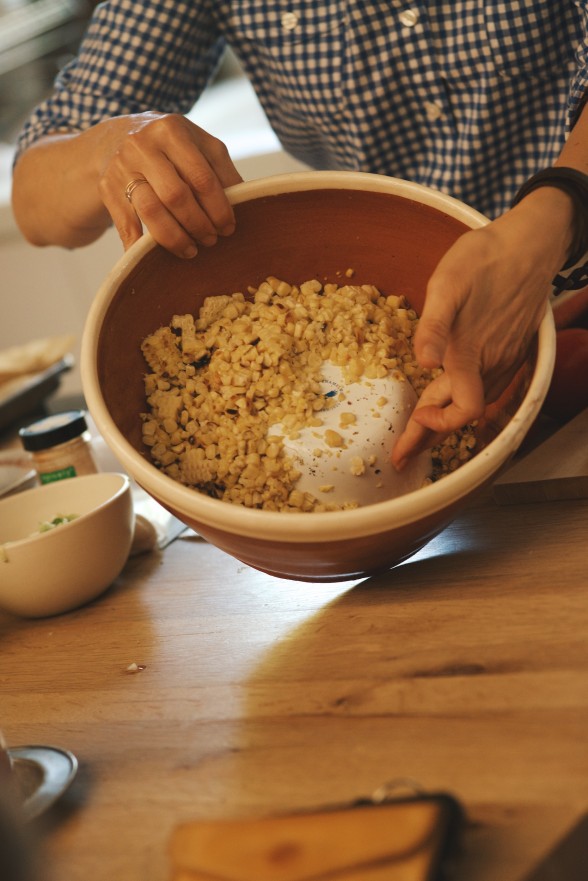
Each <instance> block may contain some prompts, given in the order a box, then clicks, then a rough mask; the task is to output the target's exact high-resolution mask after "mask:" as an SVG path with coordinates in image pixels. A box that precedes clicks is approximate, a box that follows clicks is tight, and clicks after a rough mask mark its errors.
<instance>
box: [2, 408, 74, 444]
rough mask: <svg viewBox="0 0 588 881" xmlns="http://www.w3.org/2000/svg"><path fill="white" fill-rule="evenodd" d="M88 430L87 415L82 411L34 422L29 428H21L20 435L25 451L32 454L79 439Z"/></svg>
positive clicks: (57, 414) (69, 412)
mask: <svg viewBox="0 0 588 881" xmlns="http://www.w3.org/2000/svg"><path fill="white" fill-rule="evenodd" d="M87 430H88V423H87V422H86V416H85V413H84V412H83V411H82V410H67V411H66V412H65V413H55V414H53V415H52V416H46V417H45V418H44V419H39V421H38V422H33V424H32V425H29V426H28V427H27V428H21V429H20V431H19V435H20V438H21V441H22V445H23V447H24V448H25V450H28V451H29V452H30V453H35V452H38V451H39V450H46V449H47V447H56V446H57V445H58V444H64V443H66V442H67V441H68V440H72V439H73V438H75V437H79V436H80V435H81V434H83V433H84V432H85V431H87Z"/></svg>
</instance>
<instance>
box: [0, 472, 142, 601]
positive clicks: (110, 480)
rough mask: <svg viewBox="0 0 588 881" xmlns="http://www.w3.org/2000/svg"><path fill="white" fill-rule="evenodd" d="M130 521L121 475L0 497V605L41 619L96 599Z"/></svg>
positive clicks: (120, 555) (120, 561)
mask: <svg viewBox="0 0 588 881" xmlns="http://www.w3.org/2000/svg"><path fill="white" fill-rule="evenodd" d="M71 514H75V515H77V516H76V518H75V519H74V520H71V521H70V522H69V523H63V524H61V525H59V526H55V527H54V528H53V529H50V530H49V531H47V532H39V527H40V524H41V523H43V522H45V521H51V520H53V519H54V518H55V517H56V516H58V515H61V516H69V515H71ZM133 527H134V512H133V502H132V495H131V484H130V480H129V478H128V477H127V476H126V475H125V474H116V473H100V474H88V475H84V476H82V477H72V478H69V479H67V480H60V481H57V482H55V483H48V484H45V485H44V486H38V487H35V488H33V489H29V490H25V491H24V492H21V493H17V494H16V495H13V496H9V497H8V498H6V499H2V500H0V608H3V609H5V610H7V611H8V612H11V613H12V614H14V615H20V616H22V617H26V618H40V617H45V616H47V615H57V614H60V613H62V612H68V611H70V610H71V609H75V608H77V607H78V606H81V605H83V604H84V603H87V602H89V601H90V600H93V599H95V598H96V597H97V596H99V595H100V594H101V593H102V592H103V591H105V590H106V588H107V587H109V586H110V585H111V584H112V582H113V581H114V579H115V578H116V577H117V575H119V573H120V572H121V570H122V568H123V566H124V564H125V562H126V560H127V557H128V555H129V550H130V548H131V543H132V540H133Z"/></svg>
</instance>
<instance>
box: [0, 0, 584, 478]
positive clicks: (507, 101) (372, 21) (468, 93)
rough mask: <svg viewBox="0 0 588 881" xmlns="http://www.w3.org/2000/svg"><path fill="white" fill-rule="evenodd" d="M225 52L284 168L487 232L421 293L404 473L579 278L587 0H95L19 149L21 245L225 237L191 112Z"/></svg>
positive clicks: (400, 455) (228, 218)
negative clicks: (392, 182) (451, 206)
mask: <svg viewBox="0 0 588 881" xmlns="http://www.w3.org/2000/svg"><path fill="white" fill-rule="evenodd" d="M225 45H229V46H230V47H231V48H232V50H233V51H234V52H235V54H236V56H237V57H238V59H239V61H240V62H241V64H242V66H243V69H244V71H245V73H246V74H247V76H248V77H249V78H250V80H251V82H252V84H253V86H254V88H255V90H256V92H257V94H258V96H259V99H260V101H261V104H262V106H263V108H264V109H265V112H266V114H267V116H268V119H269V121H270V123H271V125H272V127H273V128H274V130H275V132H276V133H277V135H278V137H279V139H280V141H281V143H282V144H283V146H284V148H285V149H286V150H287V151H289V152H290V153H291V154H292V155H293V156H295V157H297V158H299V159H301V160H302V161H304V162H306V163H307V164H309V165H310V166H312V167H313V168H323V169H326V168H337V169H354V170H361V171H370V172H375V173H382V174H387V175H391V176H395V177H400V178H405V179H408V180H413V181H416V182H418V183H421V184H424V185H427V186H430V187H436V188H438V189H440V190H443V191H445V192H447V193H450V194H451V195H453V196H455V197H456V198H458V199H460V200H462V201H464V202H466V203H468V204H470V205H472V206H473V207H475V208H477V209H478V210H479V211H481V212H482V213H483V214H485V215H486V216H487V217H488V219H489V221H490V222H489V223H488V225H486V226H484V227H483V228H482V229H479V230H475V231H469V232H466V233H465V234H464V235H462V236H461V237H460V238H459V239H458V241H457V242H456V244H455V245H454V246H452V247H451V248H450V249H449V251H448V252H447V253H446V254H445V256H444V257H443V258H442V260H441V261H440V263H439V265H438V266H437V268H436V270H435V271H434V273H433V274H432V276H431V279H430V282H429V284H428V288H427V294H426V301H425V306H424V309H423V313H422V316H421V320H420V323H419V328H418V331H417V334H416V338H415V342H414V345H415V353H416V356H417V358H418V360H419V361H420V363H421V364H422V365H423V366H424V367H427V368H433V367H438V366H442V367H443V368H444V370H443V372H442V373H441V375H440V376H439V377H438V378H437V379H436V380H434V381H433V382H432V383H431V384H430V386H429V387H428V389H427V390H426V392H425V393H424V394H423V395H422V397H421V399H420V401H419V404H418V406H417V408H416V409H415V411H414V412H413V414H412V416H411V418H410V420H409V423H408V425H407V428H406V430H405V432H404V434H403V435H402V436H401V437H400V439H399V440H398V441H397V443H396V445H395V449H394V453H393V461H394V463H395V465H396V467H398V468H402V467H403V465H404V464H405V462H406V461H407V459H408V458H409V457H410V456H411V455H414V453H415V452H416V451H418V450H420V449H423V448H424V447H426V446H430V445H432V444H433V443H434V442H436V440H438V439H439V438H441V437H442V436H444V435H446V434H448V433H449V432H451V431H452V430H454V429H456V428H458V427H460V426H462V425H464V424H466V423H468V422H469V421H471V420H474V419H476V418H477V417H479V416H480V415H481V413H482V412H483V409H484V406H485V402H487V401H491V400H493V399H495V398H496V397H497V395H498V394H499V393H500V392H501V391H502V390H503V389H504V387H505V386H506V384H507V383H508V381H509V379H510V378H511V377H512V375H513V374H514V371H515V370H516V368H517V367H518V366H519V364H520V362H521V360H522V358H523V357H524V353H525V350H526V348H527V345H528V343H529V341H530V340H531V338H532V336H533V335H534V333H535V331H536V329H537V327H538V325H539V323H540V321H541V319H542V317H543V315H544V311H545V307H546V302H547V299H548V297H549V295H550V293H551V291H552V280H553V279H554V278H558V279H562V278H563V279H564V281H563V285H564V286H565V285H569V284H572V283H573V282H567V281H566V280H565V275H564V276H562V274H561V272H560V270H561V268H562V267H563V266H564V265H566V264H568V265H569V263H570V262H576V263H581V261H580V257H581V255H582V253H583V252H584V251H586V250H588V217H587V211H588V108H586V106H585V105H586V101H585V99H586V94H587V90H588V0H516V2H513V3H511V4H505V3H498V2H492V0H487V2H484V0H454V2H453V3H445V2H435V0H431V2H423V0H406V2H399V0H393V2H390V3H382V2H381V0H361V2H360V0H334V2H329V3H324V2H316V0H297V2H294V0H276V2H269V0H240V2H229V0H215V3H211V2H209V0H191V2H182V0H155V2H145V0H136V2H134V0H110V2H105V3H102V4H100V5H99V6H97V8H96V10H95V13H94V16H93V18H92V20H91V22H90V25H89V28H88V32H87V35H86V37H85V39H84V40H83V42H82V45H81V48H80V51H79V54H78V56H77V58H75V59H74V60H73V61H72V62H71V63H70V64H69V65H67V66H66V67H65V69H64V70H63V71H62V73H61V74H60V76H59V77H58V79H57V81H56V84H55V88H54V90H53V93H52V94H51V95H50V96H49V97H48V98H47V100H46V101H44V102H43V103H42V104H41V105H40V106H39V107H38V108H36V109H35V110H34V112H33V113H32V115H31V116H30V118H29V119H28V121H27V122H26V124H25V125H24V128H23V131H22V133H21V136H20V138H19V143H18V150H17V156H16V159H15V166H14V174H13V210H14V215H15V218H16V221H17V223H18V224H19V226H20V229H21V230H22V232H23V234H24V236H25V237H26V238H27V239H28V240H29V241H30V242H32V243H34V244H36V245H47V244H57V245H63V246H65V247H68V248H72V247H78V246H82V245H85V244H87V243H89V242H91V241H93V240H94V239H96V238H97V237H98V236H100V235H101V234H102V233H103V231H104V230H105V229H106V228H107V227H108V226H109V225H111V224H114V226H115V227H116V229H117V230H118V233H119V235H120V238H121V240H122V243H123V245H124V247H125V248H128V247H129V246H130V245H132V244H133V243H134V242H135V241H136V240H137V239H138V238H139V237H140V236H141V234H142V232H143V228H146V229H148V230H149V231H150V232H151V233H152V235H153V236H154V238H155V239H156V240H157V241H158V242H159V243H160V244H161V245H163V246H164V247H166V248H168V249H169V250H170V251H172V252H173V253H175V254H177V255H179V256H182V257H185V258H186V259H190V258H191V257H193V256H194V255H195V254H196V252H197V249H198V247H199V246H205V247H206V246H211V245H213V244H214V243H215V242H216V241H217V239H218V236H225V235H230V234H231V232H232V231H233V229H234V223H235V219H234V215H233V212H232V209H231V206H230V204H229V203H228V201H227V198H226V196H225V192H224V191H225V189H226V188H227V187H229V186H231V185H232V184H235V183H238V182H239V181H240V176H239V174H238V172H237V170H236V168H235V166H234V164H233V162H232V161H231V158H230V156H229V155H228V152H227V150H226V148H225V146H224V145H223V144H222V143H221V142H220V141H219V140H218V139H217V138H216V137H215V136H214V133H208V132H206V131H204V130H202V129H201V128H200V127H198V126H197V125H196V124H194V123H192V122H190V121H189V120H187V119H186V117H185V116H184V114H185V113H187V112H188V111H189V110H191V109H192V107H193V106H194V104H195V102H196V100H197V98H198V97H199V95H200V94H201V93H202V91H203V90H204V88H205V87H206V85H207V83H208V82H209V81H210V79H211V76H212V75H213V73H214V71H215V69H216V67H217V65H218V62H219V58H220V57H221V53H222V51H223V48H224V46H225ZM538 172H539V175H538V177H535V175H536V173H538ZM529 179H530V181H531V182H530V184H528V185H527V186H526V189H525V190H524V191H523V192H522V193H521V198H520V199H519V200H518V202H517V204H516V205H514V207H513V206H512V202H513V199H514V198H515V194H516V193H517V192H518V191H519V188H520V187H521V186H522V185H523V184H525V182H527V181H528V180H529ZM573 278H576V279H578V278H580V279H581V280H583V283H586V280H588V278H587V277H586V272H585V269H582V268H581V269H580V272H579V274H578V272H577V271H576V274H575V276H573Z"/></svg>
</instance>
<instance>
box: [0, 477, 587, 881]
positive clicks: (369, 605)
mask: <svg viewBox="0 0 588 881" xmlns="http://www.w3.org/2000/svg"><path fill="white" fill-rule="evenodd" d="M587 537H588V503H587V502H586V501H581V500H577V501H566V502H558V503H551V502H545V503H541V504H535V505H511V506H508V507H499V506H497V505H496V504H495V502H494V501H493V499H492V496H491V494H490V493H486V494H485V495H483V496H482V497H480V498H479V499H478V501H477V502H476V503H475V504H474V505H473V506H472V507H471V508H470V509H469V510H468V511H467V512H466V513H464V514H463V515H462V516H460V517H459V518H458V519H457V520H456V521H455V522H454V523H453V525H451V526H450V527H449V528H448V529H447V530H445V532H444V533H442V534H441V535H440V536H439V537H438V538H436V539H435V540H433V541H432V542H431V543H430V544H429V545H428V546H427V547H426V548H425V549H424V550H423V551H421V552H420V553H419V554H418V555H417V556H416V557H414V558H413V559H412V560H410V561H408V562H406V563H405V564H403V565H401V566H399V567H397V568H396V569H394V570H392V571H390V572H389V573H387V574H385V575H382V576H379V577H376V578H371V579H367V580H363V581H358V582H351V583H349V582H348V583H339V584H331V585H318V584H306V583H296V582H289V581H281V580H279V579H276V578H272V577H270V576H267V575H264V574H262V573H260V572H256V571H254V570H252V569H250V568H248V567H247V566H245V565H243V564H241V563H239V562H238V561H236V560H234V559H232V558H230V557H228V556H227V555H225V554H224V553H223V552H221V551H219V550H218V549H216V548H215V547H212V546H211V545H209V544H206V543H205V542H203V541H201V540H199V539H198V538H197V537H194V536H188V537H185V538H181V539H179V540H177V541H176V542H174V543H173V544H172V545H170V546H169V547H168V548H166V549H165V550H164V551H162V552H154V553H151V554H147V555H143V556H140V557H136V558H134V559H131V560H130V561H129V563H128V564H127V566H126V568H125V570H124V571H123V573H122V575H121V576H120V578H119V579H118V580H117V582H116V583H115V584H114V585H113V587H112V588H111V589H110V590H109V592H108V593H107V594H105V595H104V596H103V597H101V598H100V599H99V600H97V601H95V602H94V603H93V604H91V605H89V606H86V607H84V608H82V609H79V610H78V611H75V612H73V613H70V614H67V615H63V616H60V617H55V618H50V619H46V620H38V621H23V620H18V619H15V618H11V617H9V616H7V615H3V616H0V727H1V728H2V729H3V732H4V735H5V738H6V740H7V742H8V745H9V746H17V745H24V744H35V743H40V744H53V745H56V746H61V747H65V748H67V749H70V750H72V751H73V752H74V753H75V754H76V756H77V757H78V759H79V762H80V770H79V773H78V777H77V778H76V781H75V783H74V784H73V787H72V789H71V790H70V792H69V794H68V796H67V797H66V799H64V801H63V802H62V804H61V806H60V810H59V811H57V812H56V813H57V817H56V818H55V819H53V821H52V822H51V823H50V824H49V825H48V827H47V828H46V829H45V831H44V833H43V836H42V842H41V845H42V853H43V865H44V876H43V881H45V879H48V881H166V879H167V878H168V877H169V863H168V856H167V852H166V848H167V843H168V840H169V837H170V833H171V831H172V829H173V828H174V827H175V826H176V824H178V823H180V822H182V821H186V820H191V819H197V818H212V817H245V816H256V815H260V814H262V815H264V814H269V813H273V812H284V811H288V810H290V809H300V808H316V807H319V806H323V805H330V804H340V803H342V802H346V801H352V800H353V799H355V798H356V797H358V796H360V795H366V794H369V793H371V792H372V791H373V790H375V789H376V788H377V787H379V786H380V785H381V784H383V783H385V782H386V781H389V780H394V779H397V778H410V779H413V780H416V781H418V782H419V783H420V784H421V785H422V786H423V787H424V788H426V789H429V790H433V791H434V790H445V791H448V792H451V793H453V794H454V795H455V796H456V797H457V798H459V799H460V800H461V802H462V803H463V805H464V807H465V809H466V812H467V815H468V824H467V827H466V829H465V832H464V837H463V847H462V852H461V855H460V858H459V860H458V864H457V872H456V878H457V881H466V879H467V881H491V879H492V881H496V879H501V881H522V879H524V878H526V877H527V874H528V873H529V872H530V871H531V869H532V868H533V867H534V866H536V865H537V864H538V863H539V862H540V861H541V859H542V858H543V857H544V855H545V854H546V853H547V852H548V851H549V850H550V849H551V848H552V847H553V845H554V844H555V843H556V842H557V841H558V840H559V839H560V838H561V836H563V835H564V834H565V833H566V831H567V830H568V829H570V828H571V827H572V825H573V824H574V822H575V821H576V820H577V819H578V818H579V817H580V816H581V815H582V813H584V812H585V811H586V810H587V808H588V748H587V743H586V738H587V736H586V732H587V731H588V677H587V672H588V639H587V634H588V590H587V587H588V563H587ZM133 664H136V665H138V668H139V669H138V672H136V673H131V672H129V670H128V668H129V666H130V665H133Z"/></svg>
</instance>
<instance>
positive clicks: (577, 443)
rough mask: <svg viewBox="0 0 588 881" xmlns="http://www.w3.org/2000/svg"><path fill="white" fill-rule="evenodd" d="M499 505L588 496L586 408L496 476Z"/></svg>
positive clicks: (587, 425) (587, 422)
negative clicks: (499, 475)
mask: <svg viewBox="0 0 588 881" xmlns="http://www.w3.org/2000/svg"><path fill="white" fill-rule="evenodd" d="M494 498H495V499H496V501H497V502H498V503H499V504H501V505H515V504H520V503H525V502H553V501H558V500H560V499H586V498H588V409H586V410H583V411H582V412H581V413H580V414H579V415H578V416H576V417H575V418H574V419H572V420H571V421H570V422H568V423H567V424H566V425H564V427H563V428H560V429H559V431H557V432H556V433H555V434H554V435H552V436H551V437H550V438H549V439H548V440H546V441H544V442H543V443H542V444H541V445H540V446H538V447H537V448H536V449H535V450H533V451H532V452H531V453H529V454H528V455H527V456H525V457H524V458H523V459H521V460H520V461H518V462H516V463H515V464H514V465H513V466H512V467H511V468H509V469H508V471H506V472H505V473H504V474H503V475H502V477H499V478H498V480H497V481H496V482H495V484H494Z"/></svg>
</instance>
